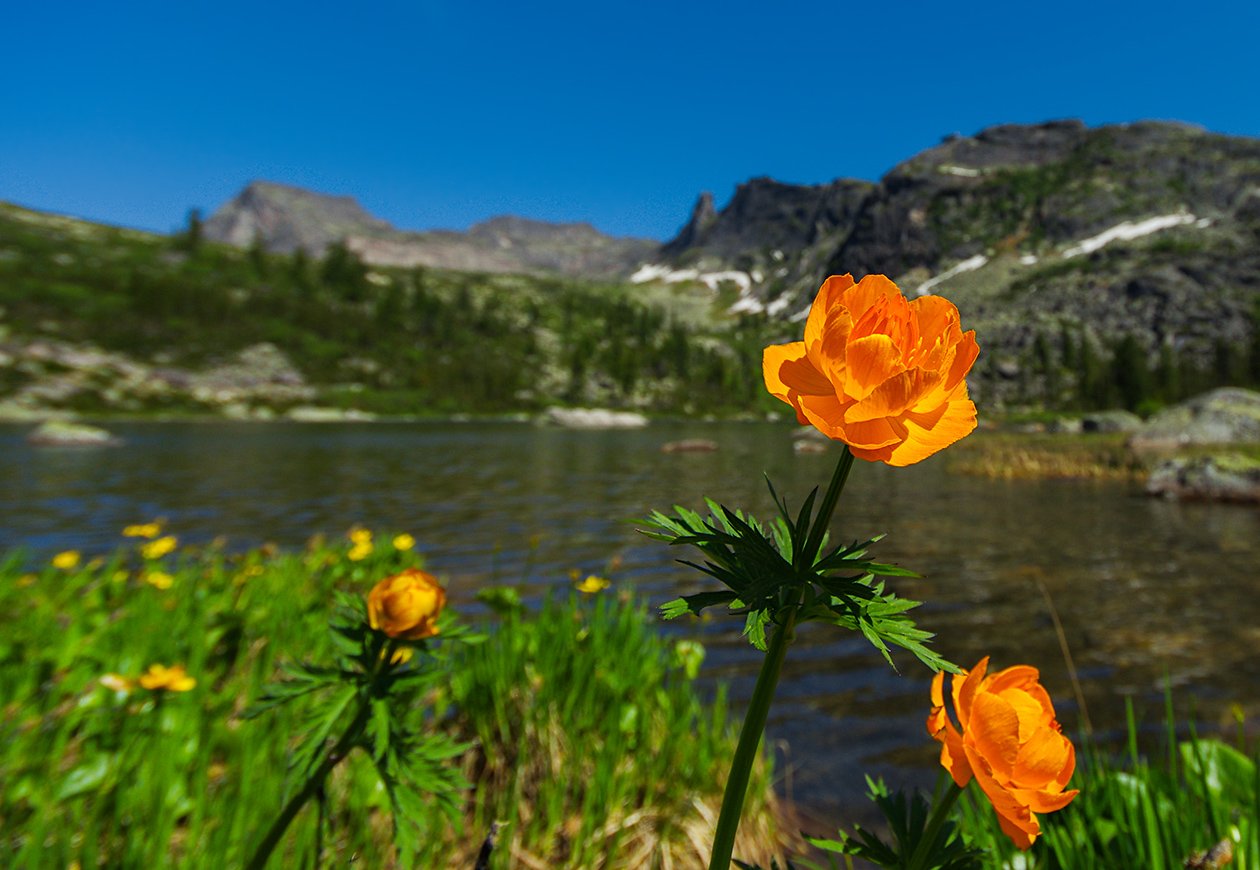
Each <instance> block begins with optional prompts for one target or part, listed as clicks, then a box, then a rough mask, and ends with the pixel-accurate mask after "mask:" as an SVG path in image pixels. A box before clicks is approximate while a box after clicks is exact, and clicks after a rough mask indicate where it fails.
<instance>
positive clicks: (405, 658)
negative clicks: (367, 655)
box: [381, 646, 415, 665]
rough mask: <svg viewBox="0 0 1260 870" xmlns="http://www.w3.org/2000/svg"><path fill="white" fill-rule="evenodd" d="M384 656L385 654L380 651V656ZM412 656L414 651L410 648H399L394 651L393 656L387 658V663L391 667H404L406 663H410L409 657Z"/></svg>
mask: <svg viewBox="0 0 1260 870" xmlns="http://www.w3.org/2000/svg"><path fill="white" fill-rule="evenodd" d="M384 654H385V653H384V652H383V651H382V652H381V655H384ZM413 655H415V651H414V650H413V649H412V648H411V647H409V646H400V647H399V648H398V649H396V650H394V654H393V655H392V656H390V657H389V663H390V664H391V665H405V664H407V662H409V661H411V657H412V656H413Z"/></svg>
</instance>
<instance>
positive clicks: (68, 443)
mask: <svg viewBox="0 0 1260 870" xmlns="http://www.w3.org/2000/svg"><path fill="white" fill-rule="evenodd" d="M26 440H27V442H28V443H30V444H34V445H36V446H38V447H115V446H117V445H119V444H122V439H121V438H118V437H117V436H115V435H113V434H111V433H109V432H107V431H105V430H104V429H101V428H98V427H96V426H88V425H87V424H85V423H71V422H69V421H66V420H48V421H46V422H44V423H41V424H40V425H39V426H38V427H37V428H36V429H35V431H33V432H31V433H30V434H29V435H27V436H26Z"/></svg>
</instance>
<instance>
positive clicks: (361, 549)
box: [346, 540, 372, 562]
mask: <svg viewBox="0 0 1260 870" xmlns="http://www.w3.org/2000/svg"><path fill="white" fill-rule="evenodd" d="M370 555H372V542H371V541H370V540H369V541H367V542H366V543H361V544H355V545H354V546H353V547H351V548H350V552H349V553H347V554H346V558H347V559H349V560H350V561H351V562H359V561H362V560H363V559H366V558H367V557H368V556H370Z"/></svg>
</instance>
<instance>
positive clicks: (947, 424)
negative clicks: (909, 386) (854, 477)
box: [888, 399, 976, 465]
mask: <svg viewBox="0 0 1260 870" xmlns="http://www.w3.org/2000/svg"><path fill="white" fill-rule="evenodd" d="M904 420H905V424H906V429H907V431H908V434H907V436H906V440H905V442H904V443H903V444H901V445H900V446H899V447H897V449H896V450H894V451H893V455H892V457H891V458H890V459H889V460H888V464H889V465H913V464H914V463H916V462H920V461H922V460H924V459H927V458H928V457H929V456H931V455H932V454H933V453H936V452H938V451H940V450H944V449H945V448H946V447H948V446H949V445H951V444H953V443H954V442H955V441H958V440H960V439H962V438H964V437H966V436H967V435H969V434H971V433H972V432H973V431H975V428H976V406H975V405H974V404H972V402H971V400H970V399H962V400H958V401H951V402H949V403H948V404H947V406H946V409H945V413H944V414H940V415H939V416H936V418H935V419H933V417H932V415H926V414H918V413H907V414H905V415H904Z"/></svg>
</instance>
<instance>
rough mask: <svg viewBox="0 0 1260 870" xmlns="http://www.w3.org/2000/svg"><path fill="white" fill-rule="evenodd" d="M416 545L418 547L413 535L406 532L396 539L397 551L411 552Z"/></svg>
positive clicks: (395, 547)
mask: <svg viewBox="0 0 1260 870" xmlns="http://www.w3.org/2000/svg"><path fill="white" fill-rule="evenodd" d="M415 545H416V539H415V538H413V537H412V536H411V535H409V534H407V533H406V532H403V533H402V534H401V535H398V536H396V537H395V538H394V549H395V550H410V549H411V548H412V547H414V546H415Z"/></svg>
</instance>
